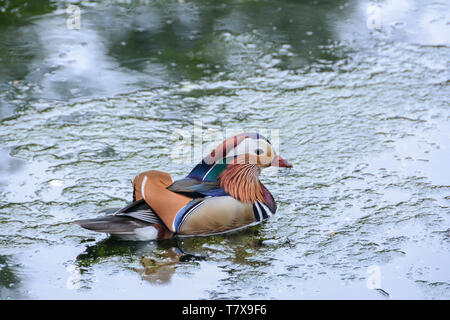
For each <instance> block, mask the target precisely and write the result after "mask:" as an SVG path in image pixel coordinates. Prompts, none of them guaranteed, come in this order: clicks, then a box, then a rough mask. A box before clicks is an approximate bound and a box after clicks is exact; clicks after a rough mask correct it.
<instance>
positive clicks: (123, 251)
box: [76, 237, 206, 284]
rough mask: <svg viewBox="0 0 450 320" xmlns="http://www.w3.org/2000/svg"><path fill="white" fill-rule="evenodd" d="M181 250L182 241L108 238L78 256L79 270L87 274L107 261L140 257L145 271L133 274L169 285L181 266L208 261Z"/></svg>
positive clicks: (203, 257) (141, 269)
mask: <svg viewBox="0 0 450 320" xmlns="http://www.w3.org/2000/svg"><path fill="white" fill-rule="evenodd" d="M181 246H182V241H180V240H179V239H171V240H163V241H158V242H155V241H151V242H134V241H123V240H118V239H117V238H114V237H109V238H106V239H104V240H101V241H99V242H97V243H95V244H93V245H90V246H87V247H86V250H85V251H84V252H83V253H81V254H79V255H78V256H77V258H76V263H77V265H78V267H79V268H80V269H84V270H86V269H89V268H90V267H92V266H93V265H95V264H96V263H99V262H100V261H101V260H103V259H105V258H108V257H115V256H122V257H126V256H131V257H141V258H140V264H141V266H142V267H140V268H132V270H134V271H136V272H137V273H138V274H139V275H140V276H141V277H142V279H143V280H146V281H148V282H150V283H152V284H166V283H170V280H171V278H172V276H173V275H174V274H175V271H176V268H177V266H179V265H180V264H181V263H185V262H192V261H200V260H205V259H206V256H203V255H196V254H191V253H188V252H187V251H186V250H185V249H182V248H181Z"/></svg>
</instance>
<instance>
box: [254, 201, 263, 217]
mask: <svg viewBox="0 0 450 320" xmlns="http://www.w3.org/2000/svg"><path fill="white" fill-rule="evenodd" d="M255 207H256V210H258V214H259V221H263V216H262V213H261V209H259V206H258V203H255Z"/></svg>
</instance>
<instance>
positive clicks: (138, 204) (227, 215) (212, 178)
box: [74, 133, 292, 241]
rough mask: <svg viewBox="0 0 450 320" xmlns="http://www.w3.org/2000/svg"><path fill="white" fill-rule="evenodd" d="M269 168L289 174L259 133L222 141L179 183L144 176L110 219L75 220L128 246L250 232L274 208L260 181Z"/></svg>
mask: <svg viewBox="0 0 450 320" xmlns="http://www.w3.org/2000/svg"><path fill="white" fill-rule="evenodd" d="M269 166H275V167H287V168H292V165H291V164H290V163H289V162H287V161H285V160H283V159H282V158H281V157H280V156H278V155H276V153H275V151H274V149H273V148H272V145H271V143H270V142H269V140H267V139H266V138H265V137H263V136H262V135H260V134H258V133H242V134H238V135H236V136H233V137H230V138H228V139H226V140H225V141H224V142H223V143H221V144H220V145H219V146H218V147H217V148H216V149H214V150H213V151H212V152H211V153H209V154H208V155H207V156H206V157H205V158H203V159H202V161H201V162H200V163H199V164H197V165H196V166H195V167H194V169H193V170H192V171H191V172H190V173H189V174H188V175H187V176H186V177H185V178H183V179H181V180H177V181H175V182H173V181H172V178H171V176H170V174H169V173H166V172H162V171H156V170H151V171H146V172H142V173H140V174H138V175H137V176H136V177H135V178H134V180H133V202H132V203H131V204H130V205H128V206H126V207H124V208H121V209H118V210H114V211H111V212H109V214H107V215H105V216H102V217H99V218H94V219H85V220H77V221H74V223H76V224H78V225H80V226H81V227H83V228H86V229H89V230H93V231H97V232H105V233H109V234H112V235H119V236H120V237H121V238H125V239H128V240H142V241H146V240H159V239H168V238H172V237H174V236H196V235H214V234H220V233H224V232H228V231H235V230H239V229H242V228H246V227H248V226H252V225H255V224H258V223H261V222H262V221H264V220H266V219H267V218H269V217H270V216H272V215H273V214H274V213H275V211H276V209H277V207H276V203H275V201H274V198H273V196H272V194H271V193H270V192H269V190H267V188H266V187H265V186H264V185H263V184H262V183H261V181H259V173H260V172H261V170H262V169H264V168H267V167H269Z"/></svg>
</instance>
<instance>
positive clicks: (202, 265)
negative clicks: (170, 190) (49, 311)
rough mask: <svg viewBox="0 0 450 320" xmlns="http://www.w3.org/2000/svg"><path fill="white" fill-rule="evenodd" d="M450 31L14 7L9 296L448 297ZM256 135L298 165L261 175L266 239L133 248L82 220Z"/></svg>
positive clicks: (368, 20)
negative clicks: (222, 142)
mask: <svg viewBox="0 0 450 320" xmlns="http://www.w3.org/2000/svg"><path fill="white" fill-rule="evenodd" d="M70 5H75V6H76V7H74V8H75V9H70V10H68V11H67V10H66V9H67V8H68V7H69V6H70ZM77 8H78V9H79V13H80V19H79V20H78V21H77V19H76V17H75V18H74V16H73V15H74V14H76V13H77ZM449 17H450V4H449V3H448V1H444V0H438V1H433V2H429V1H425V0H422V1H419V0H417V1H414V0H402V1H394V0H386V1H377V2H375V1H373V2H372V1H363V0H362V1H331V0H330V1H303V2H301V3H300V2H298V1H287V0H286V1H281V0H278V1H262V0H261V1H256V0H255V1H252V0H241V1H237V0H232V1H224V2H221V1H210V2H205V1H189V0H184V1H181V0H180V1H157V0H154V1H151V0H148V1H132V0H130V1H48V0H47V1H39V4H37V2H35V1H23V0H22V1H12V0H7V1H3V2H2V3H1V4H0V299H92V298H95V299H110V298H111V299H181V298H183V299H218V298H228V299H387V298H392V299H449V298H450V268H449V266H450V250H449V249H450V170H449V163H450V143H449V142H450V112H449V93H450V90H449V83H450V73H449V70H450V69H449V67H450V65H449V64H450V21H449V20H448V19H449ZM77 22H80V24H79V29H78V28H77ZM249 129H252V130H258V131H260V132H261V133H268V136H269V137H270V136H272V137H273V138H275V140H276V141H275V142H276V143H277V145H278V146H279V153H280V154H281V155H282V156H283V157H284V158H285V159H287V160H289V161H290V162H291V163H293V165H294V168H293V169H290V170H278V171H270V170H269V171H268V172H266V173H263V174H262V176H261V180H262V182H263V183H264V184H265V185H266V186H267V187H268V189H269V190H270V191H271V192H272V194H273V195H274V197H275V199H276V201H277V203H278V211H277V214H276V215H275V216H274V217H272V218H271V219H269V220H268V221H267V222H265V223H263V224H262V225H259V226H255V227H252V228H248V229H246V230H243V231H240V232H236V233H232V234H227V235H221V236H211V237H195V238H184V239H173V240H167V241H162V242H124V241H119V240H117V239H114V238H110V237H108V236H107V235H104V234H98V233H94V232H90V231H87V230H84V229H82V228H80V227H78V226H77V225H74V224H72V223H71V221H73V220H76V219H80V218H91V217H96V216H97V215H99V213H98V212H99V211H100V210H102V209H105V208H108V207H120V206H124V205H125V204H127V203H129V202H130V201H131V197H132V190H131V180H132V179H133V178H134V176H135V175H136V174H137V173H139V172H142V171H145V170H149V169H159V170H163V171H167V172H170V173H171V174H172V176H173V178H174V179H178V178H181V177H183V176H185V175H186V174H187V173H188V172H189V171H190V169H191V168H192V167H193V165H194V164H195V161H196V159H195V158H194V156H193V155H192V154H190V153H189V154H188V157H185V158H183V159H181V160H180V158H179V157H178V158H177V156H176V152H174V146H176V145H179V144H180V139H182V135H183V134H191V133H194V132H195V130H197V132H198V131H200V132H201V134H202V136H203V141H202V142H201V143H203V146H204V150H203V151H204V152H207V151H210V150H209V149H208V148H209V147H210V146H211V141H212V140H211V139H212V138H211V137H212V136H214V134H216V133H217V132H219V133H222V132H224V131H225V130H229V131H233V130H234V131H248V130H249ZM189 141H190V140H189ZM188 146H190V144H189V143H188ZM374 288H375V289H374ZM376 288H379V289H382V290H376ZM387 294H388V295H387Z"/></svg>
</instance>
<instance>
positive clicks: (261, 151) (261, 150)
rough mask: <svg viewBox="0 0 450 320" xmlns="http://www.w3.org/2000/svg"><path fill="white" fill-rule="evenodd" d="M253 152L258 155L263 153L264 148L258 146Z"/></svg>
mask: <svg viewBox="0 0 450 320" xmlns="http://www.w3.org/2000/svg"><path fill="white" fill-rule="evenodd" d="M255 153H256V155H258V156H259V155H261V154H263V153H264V150H263V149H259V148H258V149H256V150H255Z"/></svg>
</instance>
